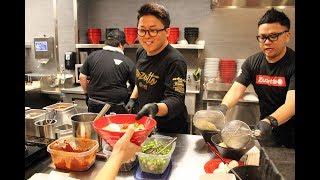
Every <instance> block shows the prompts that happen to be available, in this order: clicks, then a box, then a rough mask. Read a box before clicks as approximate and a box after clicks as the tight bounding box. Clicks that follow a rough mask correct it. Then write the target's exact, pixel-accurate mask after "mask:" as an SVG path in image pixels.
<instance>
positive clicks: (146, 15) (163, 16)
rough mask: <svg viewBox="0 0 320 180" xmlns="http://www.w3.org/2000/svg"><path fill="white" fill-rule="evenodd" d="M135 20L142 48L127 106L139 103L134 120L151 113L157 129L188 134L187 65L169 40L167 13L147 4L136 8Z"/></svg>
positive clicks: (131, 106)
mask: <svg viewBox="0 0 320 180" xmlns="http://www.w3.org/2000/svg"><path fill="white" fill-rule="evenodd" d="M137 20H138V24H137V25H138V39H139V42H140V44H141V45H142V47H143V48H139V49H138V50H137V56H136V59H137V64H136V69H137V70H136V86H135V88H134V90H133V92H132V94H131V97H130V100H129V102H128V104H127V106H126V107H127V108H128V110H131V109H132V108H133V107H134V105H136V104H138V105H137V106H138V110H139V112H138V113H137V117H136V119H140V118H141V117H142V116H148V115H151V116H153V117H154V118H155V120H156V121H157V130H158V131H159V132H169V133H187V131H188V124H187V118H188V112H187V108H186V106H185V104H184V100H185V93H186V75H187V65H186V61H185V58H184V56H183V55H182V54H181V53H180V52H179V51H178V50H177V49H175V48H173V47H172V46H171V45H170V44H169V43H168V40H167V37H168V36H169V26H170V16H169V13H168V11H167V10H166V9H165V7H163V6H162V5H159V4H156V3H147V4H144V5H142V6H141V7H140V9H139V10H138V17H137ZM137 102H138V103H137Z"/></svg>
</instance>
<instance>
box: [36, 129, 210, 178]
mask: <svg viewBox="0 0 320 180" xmlns="http://www.w3.org/2000/svg"><path fill="white" fill-rule="evenodd" d="M162 135H168V136H172V137H174V136H176V137H178V139H177V144H176V149H175V151H174V153H173V154H172V165H173V166H172V170H171V174H170V179H181V177H187V179H199V177H200V175H201V174H205V171H204V169H203V166H204V164H205V163H206V162H207V161H209V160H210V159H212V158H213V157H214V155H213V153H212V152H211V151H210V150H209V148H208V146H207V145H206V144H205V142H204V140H203V138H202V136H199V135H187V134H162ZM48 162H50V161H48ZM104 164H105V161H103V160H100V159H96V162H95V163H94V164H93V165H92V167H91V168H90V169H89V170H87V171H84V172H73V171H70V172H68V171H61V170H55V169H54V166H53V164H52V163H51V162H50V163H49V165H47V167H44V169H43V170H41V172H42V173H48V174H49V173H50V172H51V171H52V170H55V171H60V172H67V173H70V177H74V178H78V179H81V180H82V179H85V180H89V179H93V178H94V177H95V176H96V175H97V173H98V172H99V170H100V169H101V168H102V167H103V165H104ZM134 172H135V170H131V171H129V172H119V174H118V176H117V178H116V179H134Z"/></svg>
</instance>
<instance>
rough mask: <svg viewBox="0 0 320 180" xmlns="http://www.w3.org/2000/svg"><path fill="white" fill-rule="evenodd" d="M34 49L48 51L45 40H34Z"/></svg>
mask: <svg viewBox="0 0 320 180" xmlns="http://www.w3.org/2000/svg"><path fill="white" fill-rule="evenodd" d="M34 47H35V51H48V42H47V41H35V42H34Z"/></svg>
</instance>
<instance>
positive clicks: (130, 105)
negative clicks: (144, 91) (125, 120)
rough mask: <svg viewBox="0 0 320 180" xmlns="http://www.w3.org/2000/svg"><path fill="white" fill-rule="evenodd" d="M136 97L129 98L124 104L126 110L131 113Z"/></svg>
mask: <svg viewBox="0 0 320 180" xmlns="http://www.w3.org/2000/svg"><path fill="white" fill-rule="evenodd" d="M136 101H137V99H136V98H130V100H129V101H128V103H127V105H126V106H125V108H126V110H127V111H128V112H129V113H131V112H132V109H133V107H134V106H135V104H136Z"/></svg>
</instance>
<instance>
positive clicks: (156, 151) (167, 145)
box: [146, 137, 177, 155]
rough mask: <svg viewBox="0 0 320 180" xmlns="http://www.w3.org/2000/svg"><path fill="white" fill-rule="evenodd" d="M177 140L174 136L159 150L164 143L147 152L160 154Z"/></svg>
mask: <svg viewBox="0 0 320 180" xmlns="http://www.w3.org/2000/svg"><path fill="white" fill-rule="evenodd" d="M176 140H177V137H174V138H173V139H172V140H170V141H169V143H167V144H166V145H165V146H164V147H163V148H162V149H160V150H159V151H158V150H157V149H158V148H159V147H160V146H162V144H159V145H157V146H156V147H154V148H152V149H151V151H149V150H147V152H146V153H148V154H153V155H158V154H160V152H162V151H163V150H165V149H166V148H167V147H169V146H170V145H171V144H172V143H173V142H175V141H176Z"/></svg>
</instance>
